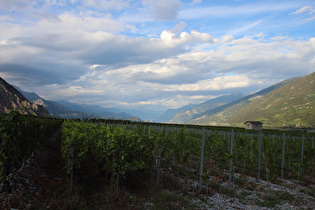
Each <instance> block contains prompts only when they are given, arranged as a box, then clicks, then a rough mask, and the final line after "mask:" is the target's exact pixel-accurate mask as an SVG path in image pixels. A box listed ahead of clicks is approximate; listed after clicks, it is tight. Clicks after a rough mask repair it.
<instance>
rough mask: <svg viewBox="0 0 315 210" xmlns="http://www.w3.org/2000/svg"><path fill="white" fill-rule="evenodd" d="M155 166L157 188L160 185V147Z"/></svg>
mask: <svg viewBox="0 0 315 210" xmlns="http://www.w3.org/2000/svg"><path fill="white" fill-rule="evenodd" d="M156 167H157V178H156V188H157V190H159V187H160V170H161V148H159V156H158V157H157V161H156Z"/></svg>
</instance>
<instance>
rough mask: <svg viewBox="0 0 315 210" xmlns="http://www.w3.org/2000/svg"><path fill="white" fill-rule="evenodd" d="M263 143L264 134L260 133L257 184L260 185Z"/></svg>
mask: <svg viewBox="0 0 315 210" xmlns="http://www.w3.org/2000/svg"><path fill="white" fill-rule="evenodd" d="M261 141H262V132H261V131H260V132H259V154H258V177H257V182H258V183H260V163H261Z"/></svg>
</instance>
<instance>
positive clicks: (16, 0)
mask: <svg viewBox="0 0 315 210" xmlns="http://www.w3.org/2000/svg"><path fill="white" fill-rule="evenodd" d="M31 4H34V3H33V2H31V1H29V0H10V1H8V0H0V8H1V10H3V9H7V10H25V9H27V8H29V5H31Z"/></svg>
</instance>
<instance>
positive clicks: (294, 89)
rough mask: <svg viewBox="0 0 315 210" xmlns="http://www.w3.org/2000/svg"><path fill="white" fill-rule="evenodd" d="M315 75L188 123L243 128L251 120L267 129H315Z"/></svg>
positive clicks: (265, 90) (261, 93)
mask: <svg viewBox="0 0 315 210" xmlns="http://www.w3.org/2000/svg"><path fill="white" fill-rule="evenodd" d="M314 103H315V73H312V74H310V75H308V76H305V77H297V78H292V79H289V80H285V81H283V82H280V83H277V84H275V85H273V86H270V87H269V88H266V89H264V90H262V91H259V92H257V93H255V94H251V95H248V96H246V97H244V98H241V99H239V100H237V101H234V102H232V103H230V104H226V105H224V106H221V107H218V108H216V109H213V110H209V111H208V112H206V113H205V114H203V115H200V116H197V117H196V118H194V119H192V120H190V121H188V123H192V124H208V125H227V126H243V123H244V122H245V121H248V120H251V121H252V120H254V121H261V122H263V123H264V127H269V128H275V127H285V126H290V127H315V122H314V119H315V116H314V113H315V112H314V110H313V107H314V105H315V104H314Z"/></svg>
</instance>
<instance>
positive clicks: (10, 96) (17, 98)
mask: <svg viewBox="0 0 315 210" xmlns="http://www.w3.org/2000/svg"><path fill="white" fill-rule="evenodd" d="M11 110H16V111H19V112H20V113H22V114H31V115H36V116H41V117H50V114H49V113H48V111H47V110H46V109H45V108H44V107H43V106H41V105H37V104H34V103H31V102H29V101H28V100H27V99H26V98H25V97H24V96H23V95H22V94H21V93H20V92H19V91H18V90H16V89H15V88H14V87H13V86H12V85H10V84H9V83H7V82H6V81H5V80H4V79H2V78H1V77H0V113H7V112H9V111H11Z"/></svg>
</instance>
